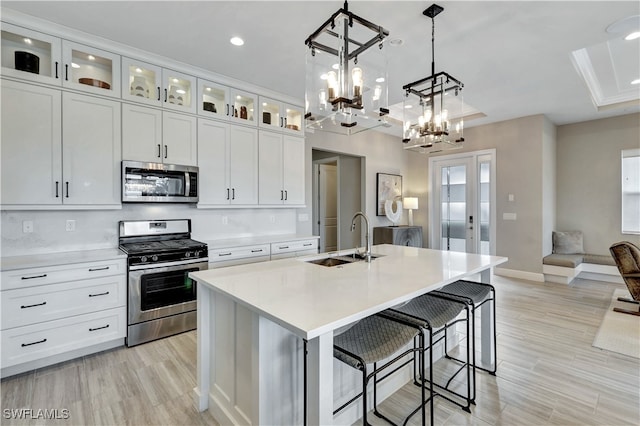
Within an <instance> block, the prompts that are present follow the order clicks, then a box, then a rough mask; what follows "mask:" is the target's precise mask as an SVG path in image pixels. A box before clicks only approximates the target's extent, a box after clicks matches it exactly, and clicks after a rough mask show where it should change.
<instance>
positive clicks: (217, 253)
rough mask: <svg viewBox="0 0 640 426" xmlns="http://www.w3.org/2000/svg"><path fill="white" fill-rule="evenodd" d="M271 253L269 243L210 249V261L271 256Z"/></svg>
mask: <svg viewBox="0 0 640 426" xmlns="http://www.w3.org/2000/svg"><path fill="white" fill-rule="evenodd" d="M269 254H270V247H269V244H261V245H256V246H243V247H232V248H228V249H216V250H209V263H216V262H226V261H229V260H236V259H247V258H252V257H258V256H269Z"/></svg>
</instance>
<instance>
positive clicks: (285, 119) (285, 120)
mask: <svg viewBox="0 0 640 426" xmlns="http://www.w3.org/2000/svg"><path fill="white" fill-rule="evenodd" d="M284 127H287V117H285V118H284Z"/></svg>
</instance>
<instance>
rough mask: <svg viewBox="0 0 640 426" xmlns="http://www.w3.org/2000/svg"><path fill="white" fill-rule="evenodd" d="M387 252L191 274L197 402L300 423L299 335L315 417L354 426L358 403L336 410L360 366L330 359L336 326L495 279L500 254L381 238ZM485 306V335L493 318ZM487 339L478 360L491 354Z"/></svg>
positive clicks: (249, 416) (394, 380)
mask: <svg viewBox="0 0 640 426" xmlns="http://www.w3.org/2000/svg"><path fill="white" fill-rule="evenodd" d="M373 252H374V253H375V254H378V255H380V256H381V257H379V258H377V259H375V260H374V261H372V262H371V263H366V262H357V263H351V264H346V265H344V267H332V268H327V267H323V266H319V265H314V264H310V263H307V262H305V261H304V260H305V259H306V260H309V259H311V258H317V257H321V256H322V255H317V256H314V257H308V258H303V259H301V258H296V259H284V260H278V261H271V262H264V263H257V264H251V265H242V266H234V267H229V268H221V269H212V270H208V271H199V272H192V273H191V274H190V277H191V278H193V279H195V280H196V281H197V282H198V373H197V374H198V376H197V379H198V387H197V388H196V389H195V394H196V403H197V406H198V407H199V409H200V410H206V409H209V410H210V411H211V414H212V415H213V416H214V417H215V418H216V419H217V420H218V421H219V422H220V423H221V424H255V425H257V424H260V425H263V424H264V425H267V424H272V425H276V424H277V425H282V424H287V425H292V424H303V423H304V416H303V395H304V392H303V390H304V386H303V365H304V364H303V363H304V357H303V354H302V350H303V349H302V348H303V340H302V339H307V341H308V345H307V349H308V356H307V362H308V375H307V391H308V409H307V420H308V423H309V424H312V425H316V424H321V425H326V424H351V423H353V422H354V421H356V420H357V419H358V418H360V417H361V415H360V414H361V412H362V410H361V405H360V404H361V402H360V401H358V402H356V403H354V404H353V405H352V406H350V407H349V408H347V409H345V410H344V411H343V412H341V413H339V414H338V415H337V416H336V417H335V418H334V416H333V409H334V407H337V406H339V405H340V403H342V402H345V401H346V400H348V399H349V398H351V397H352V396H354V395H355V393H357V392H358V389H359V388H360V383H361V382H360V380H361V378H360V377H361V376H360V374H359V373H358V372H357V371H355V370H353V369H351V368H350V367H347V366H345V365H343V364H342V363H340V362H339V361H336V360H334V358H333V333H334V331H336V330H339V329H340V328H341V327H344V326H346V325H348V324H351V323H353V322H354V321H358V320H360V319H363V318H365V317H367V316H369V315H372V314H375V313H376V312H380V311H382V310H384V309H387V308H389V307H392V306H395V305H397V304H399V303H403V302H405V301H408V300H410V299H412V298H414V297H417V296H419V295H421V294H424V293H427V292H429V291H432V290H435V289H437V288H439V287H441V286H443V285H446V284H448V283H451V282H454V281H456V280H458V279H461V278H464V277H468V276H470V275H474V274H480V275H481V280H482V281H483V282H489V278H490V270H491V268H492V267H494V266H496V265H498V264H501V263H503V262H505V261H506V260H507V259H506V258H504V257H495V256H485V255H474V254H466V253H454V252H442V251H437V250H428V249H421V248H414V247H401V246H390V245H381V246H374V249H373ZM485 307H488V304H485V305H483V307H482V310H481V315H482V335H483V336H485V337H487V336H491V337H492V333H491V332H490V330H491V329H490V327H491V324H492V318H491V316H490V314H489V312H490V311H489V309H487V308H485ZM492 349H493V342H492V339H489V338H483V339H482V360H483V363H485V365H486V364H488V362H489V360H491V357H492V353H491V352H492ZM410 379H411V366H407V367H406V374H405V372H403V373H398V374H396V375H394V376H392V377H391V378H389V380H386V381H385V382H383V383H382V384H381V385H380V386H379V388H378V389H379V394H378V397H379V398H378V400H379V401H382V400H383V399H384V398H386V397H387V396H388V395H390V394H391V393H393V392H395V391H396V390H397V389H399V388H400V387H402V386H403V385H404V384H405V383H407V382H408V381H409V380H410Z"/></svg>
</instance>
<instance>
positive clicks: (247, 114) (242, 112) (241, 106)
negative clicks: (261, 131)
mask: <svg viewBox="0 0 640 426" xmlns="http://www.w3.org/2000/svg"><path fill="white" fill-rule="evenodd" d="M229 103H230V104H231V108H230V111H229V120H231V121H233V122H236V123H240V124H245V125H250V126H255V125H256V124H257V122H258V120H257V118H256V116H257V113H256V111H257V107H258V96H257V95H255V94H253V93H249V92H244V91H242V90H238V89H234V88H230V89H229Z"/></svg>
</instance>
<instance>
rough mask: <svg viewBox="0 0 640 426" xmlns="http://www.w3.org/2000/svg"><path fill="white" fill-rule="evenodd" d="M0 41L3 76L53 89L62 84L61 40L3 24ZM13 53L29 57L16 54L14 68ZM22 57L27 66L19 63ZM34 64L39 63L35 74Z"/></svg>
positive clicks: (14, 55)
mask: <svg viewBox="0 0 640 426" xmlns="http://www.w3.org/2000/svg"><path fill="white" fill-rule="evenodd" d="M0 40H1V46H0V51H1V53H2V74H3V75H5V76H10V77H16V78H21V79H25V80H32V81H35V82H38V83H45V84H53V85H56V86H60V85H61V84H62V64H61V62H60V61H61V58H62V53H61V52H62V40H61V39H60V38H58V37H53V36H50V35H48V34H43V33H41V32H38V31H33V30H30V29H27V28H23V27H19V26H16V25H12V24H8V23H5V22H3V23H2V36H1V37H0ZM16 52H26V53H27V54H28V55H25V54H24V53H18V64H17V66H16V61H15V59H16ZM30 55H33V56H30ZM25 57H27V58H28V62H27V63H24V62H21V61H22V60H23V58H25ZM36 58H37V59H36ZM33 61H37V62H38V67H37V70H36V69H35V68H33ZM36 71H37V72H36Z"/></svg>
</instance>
